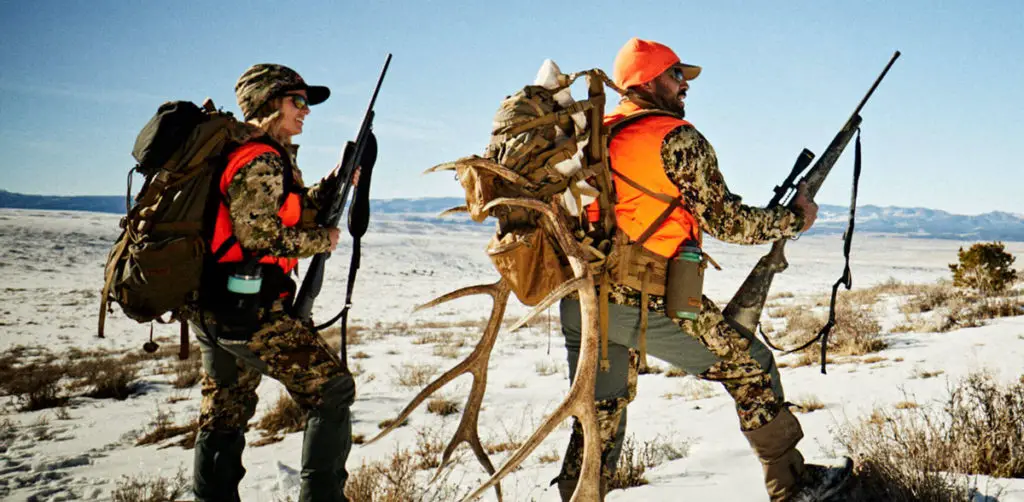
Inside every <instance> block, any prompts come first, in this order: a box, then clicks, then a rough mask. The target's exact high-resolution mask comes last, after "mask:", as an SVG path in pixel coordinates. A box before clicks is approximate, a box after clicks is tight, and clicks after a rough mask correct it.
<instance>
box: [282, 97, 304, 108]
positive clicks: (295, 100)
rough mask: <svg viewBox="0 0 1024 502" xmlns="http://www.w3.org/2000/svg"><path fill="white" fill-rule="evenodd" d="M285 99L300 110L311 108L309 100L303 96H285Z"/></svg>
mask: <svg viewBox="0 0 1024 502" xmlns="http://www.w3.org/2000/svg"><path fill="white" fill-rule="evenodd" d="M284 97H286V98H289V99H291V100H292V104H293V105H295V108H298V109H299V110H304V109H306V108H309V100H307V99H306V97H305V96H303V95H302V94H285V95H284Z"/></svg>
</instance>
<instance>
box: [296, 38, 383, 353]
mask: <svg viewBox="0 0 1024 502" xmlns="http://www.w3.org/2000/svg"><path fill="white" fill-rule="evenodd" d="M389 64H391V54H388V56H387V58H386V59H385V60H384V68H383V69H381V71H380V76H379V77H377V85H376V87H374V89H373V95H372V97H370V105H369V106H368V107H367V108H366V115H364V116H363V123H362V124H361V125H360V126H359V132H358V133H357V134H356V140H355V142H354V143H353V142H348V143H347V144H346V145H345V149H344V151H343V153H342V157H341V160H340V161H338V165H337V166H336V167H335V168H334V172H335V173H336V175H335V176H333V177H328V180H325V183H330V185H328V186H326V187H325V188H326V189H327V191H326V192H324V193H326V194H328V199H326V200H330V201H331V203H330V206H329V207H328V208H327V210H326V211H321V212H320V213H319V214H318V216H317V223H319V224H320V225H321V226H323V227H327V228H336V227H337V226H338V222H339V220H341V216H342V213H344V212H345V203H346V202H347V201H348V194H349V191H350V190H351V188H352V184H353V180H354V178H355V176H356V173H357V172H358V173H359V174H358V176H359V177H358V180H357V184H356V194H355V197H354V198H353V199H352V206H351V207H350V208H349V211H348V213H349V214H348V232H349V235H351V236H352V237H353V243H352V261H351V264H350V265H349V271H348V286H347V291H346V296H345V305H344V307H343V308H342V310H341V312H339V313H338V315H336V316H334V317H333V318H331V320H329V321H327V322H325V323H323V324H321V325H319V326H316V329H317V330H321V329H324V328H326V327H328V326H330V325H331V324H334V323H335V322H336V321H337V320H338V319H339V318H340V319H342V324H341V357H342V361H344V360H345V334H346V333H345V330H346V327H347V326H346V324H347V320H348V310H349V308H350V307H351V306H352V290H353V288H354V286H355V278H356V271H357V270H359V239H360V238H361V237H362V236H363V234H365V233H366V228H367V226H368V225H369V222H370V175H371V172H372V170H373V164H374V163H375V162H376V160H377V139H376V138H375V137H374V135H373V131H372V129H373V117H374V112H373V105H374V103H376V102H377V93H379V92H380V86H381V84H382V83H383V82H384V75H385V74H386V73H387V71H388V65H389ZM332 178H333V179H332ZM330 257H331V253H330V252H329V251H328V252H324V253H320V254H317V255H316V256H314V257H313V259H312V260H311V261H310V264H309V269H308V270H307V271H306V275H305V276H304V277H303V278H302V287H301V288H300V289H299V293H298V294H297V295H296V296H295V304H294V306H293V309H292V312H293V314H294V315H295V316H296V317H298V318H299V319H302V320H303V321H308V320H309V319H310V317H311V315H312V311H313V302H314V301H315V300H316V297H317V295H319V294H320V288H321V287H322V286H323V281H324V265H325V264H326V263H327V259H328V258H330Z"/></svg>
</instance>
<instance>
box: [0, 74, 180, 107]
mask: <svg viewBox="0 0 1024 502" xmlns="http://www.w3.org/2000/svg"><path fill="white" fill-rule="evenodd" d="M0 91H3V92H8V93H16V94H28V95H33V96H46V97H63V98H70V99H77V100H83V101H93V102H97V103H124V102H137V103H160V102H163V101H166V99H167V98H166V96H158V95H155V94H148V93H145V92H139V91H136V90H132V89H99V88H93V87H86V86H81V85H74V84H60V83H57V84H54V83H47V84H45V85H44V84H28V83H25V82H12V81H9V80H2V79H0Z"/></svg>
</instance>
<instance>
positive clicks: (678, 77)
mask: <svg viewBox="0 0 1024 502" xmlns="http://www.w3.org/2000/svg"><path fill="white" fill-rule="evenodd" d="M685 78H686V75H684V74H683V69H682V68H680V67H678V66H673V67H672V79H673V80H675V81H676V82H679V83H682V82H683V80H684V79H685Z"/></svg>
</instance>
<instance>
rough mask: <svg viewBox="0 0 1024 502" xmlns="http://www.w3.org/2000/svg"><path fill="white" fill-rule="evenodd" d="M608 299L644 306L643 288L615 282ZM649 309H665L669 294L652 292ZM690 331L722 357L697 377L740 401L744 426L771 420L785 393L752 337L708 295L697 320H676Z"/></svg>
mask: <svg viewBox="0 0 1024 502" xmlns="http://www.w3.org/2000/svg"><path fill="white" fill-rule="evenodd" d="M608 301H609V302H610V303H614V304H617V305H626V306H629V307H640V291H638V290H636V289H633V288H630V287H628V286H624V285H622V284H613V285H611V288H610V291H609V293H608ZM647 309H648V310H649V311H651V312H661V313H664V312H665V297H664V296H659V295H648V303H647ZM673 321H674V322H675V323H676V325H678V326H679V328H680V329H681V330H682V331H683V332H684V333H686V334H688V335H690V336H692V337H695V338H697V340H699V341H700V343H701V344H703V345H704V346H705V347H707V348H708V350H710V351H711V352H712V353H713V354H715V355H716V356H718V358H719V359H720V361H719V362H717V363H715V365H714V366H712V367H711V368H709V369H708V370H707V371H705V372H704V373H701V374H700V375H697V377H699V378H702V379H705V380H712V381H716V382H721V383H722V385H724V386H725V390H726V391H727V392H728V393H729V395H731V396H732V398H733V400H735V401H736V412H737V414H738V415H739V417H740V428H741V429H742V430H745V431H748V430H753V429H757V428H758V427H761V426H763V425H765V424H767V423H768V422H771V421H772V419H773V418H775V416H776V415H778V414H779V410H780V409H781V407H782V403H783V400H782V398H781V396H778V395H776V393H775V392H774V391H773V390H772V379H771V375H770V374H769V372H768V369H767V368H764V367H762V366H761V365H760V364H759V363H758V362H757V361H756V360H755V359H754V358H753V357H752V356H751V353H750V340H748V339H746V338H744V337H743V336H742V335H741V334H740V333H739V332H737V331H736V330H735V329H733V328H732V326H729V323H727V322H725V318H724V317H723V316H722V311H721V310H720V309H719V308H718V305H715V302H713V301H711V299H710V298H708V297H707V296H704V297H702V306H701V312H700V315H699V316H698V317H697V319H695V320H690V319H673Z"/></svg>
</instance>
